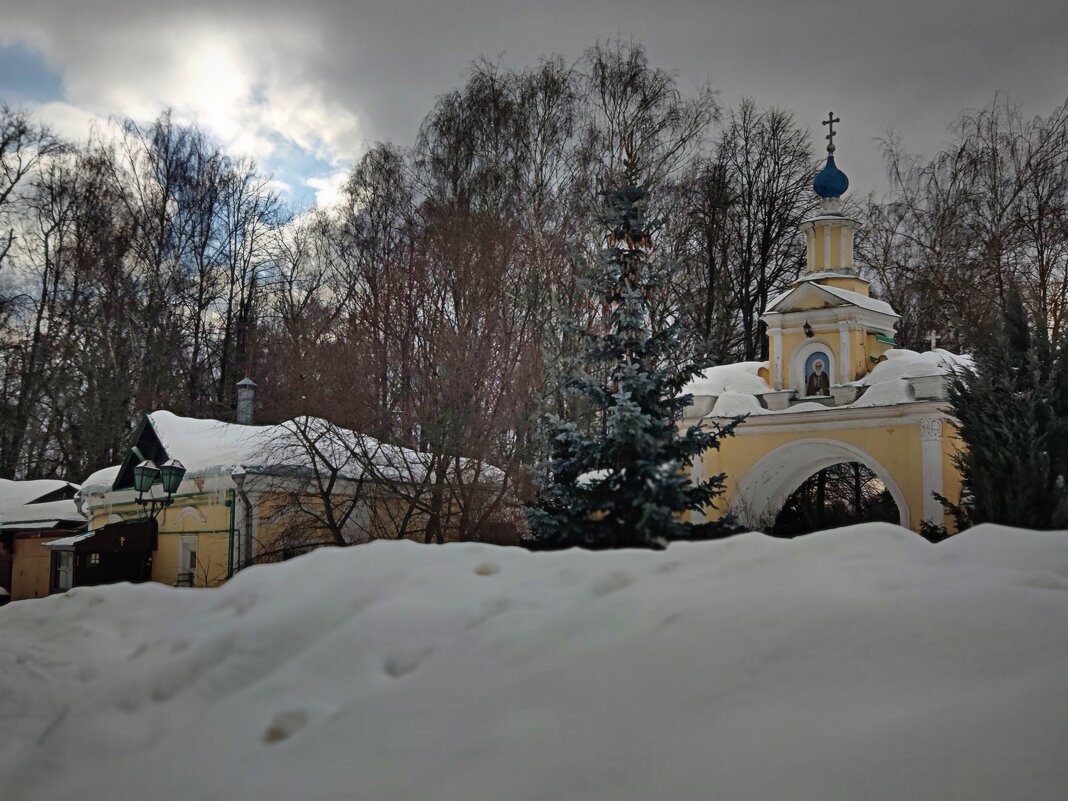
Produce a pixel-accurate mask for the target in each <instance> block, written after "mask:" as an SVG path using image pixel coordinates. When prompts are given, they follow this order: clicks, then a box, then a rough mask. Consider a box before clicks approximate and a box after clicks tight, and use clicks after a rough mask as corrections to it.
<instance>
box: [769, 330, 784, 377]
mask: <svg viewBox="0 0 1068 801" xmlns="http://www.w3.org/2000/svg"><path fill="white" fill-rule="evenodd" d="M771 338H772V347H773V348H774V349H775V361H774V363H773V364H772V366H771V381H772V387H774V388H775V389H776V390H781V389H782V329H781V328H776V329H774V331H773V332H772V334H771Z"/></svg>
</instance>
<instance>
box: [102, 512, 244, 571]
mask: <svg viewBox="0 0 1068 801" xmlns="http://www.w3.org/2000/svg"><path fill="white" fill-rule="evenodd" d="M176 497H177V500H176V501H175V503H174V505H173V506H170V507H168V508H167V509H165V510H163V511H162V512H161V513H160V514H159V517H157V521H158V522H159V540H158V543H157V546H156V550H155V551H154V552H153V554H152V580H153V581H158V582H159V583H161V584H170V585H173V584H175V583H176V582H177V581H178V576H179V574H180V573H181V572H185V571H184V569H183V568H184V566H182V565H180V564H179V561H180V558H181V553H182V539H183V537H191V538H194V539H195V540H196V551H197V569H196V573H195V576H196V586H198V587H203V586H209V587H214V586H218V585H219V584H221V583H222V582H224V581H225V580H226V574H227V570H228V566H229V548H230V504H231V503H232V501H231V500H230V493H228V492H226V493H220V492H204V493H189V494H180V495H179V496H176ZM142 515H143V512H142V510H141V507H140V506H138V505H137V504H136V503H134V502H133V501H127V502H122V503H115V504H109V505H106V506H97V507H94V508H91V509H90V522H89V527H90V528H93V529H95V528H101V527H102V526H105V525H107V524H108V523H109V522H115V517H116V516H117V517H120V518H122V519H123V520H136V519H137V518H139V517H141V516H142Z"/></svg>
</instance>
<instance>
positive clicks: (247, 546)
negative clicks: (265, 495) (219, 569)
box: [230, 465, 252, 572]
mask: <svg viewBox="0 0 1068 801" xmlns="http://www.w3.org/2000/svg"><path fill="white" fill-rule="evenodd" d="M247 476H248V473H247V472H246V471H245V468H244V467H242V466H241V465H238V466H237V467H235V468H234V470H233V472H232V473H230V478H231V479H233V482H234V486H235V487H236V488H237V494H238V495H240V496H241V503H242V504H243V505H244V507H245V525H244V529H245V531H244V535H243V536H242V537H241V541H240V542H239V543H238V548H237V555H238V558H237V559H235V560H234V572H237V571H238V570H240V569H241V568H243V567H245V566H247V565H248V564H249V563H250V562H252V503H251V502H250V501H249V499H248V493H246V492H245V478H246V477H247Z"/></svg>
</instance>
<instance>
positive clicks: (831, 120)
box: [821, 111, 842, 153]
mask: <svg viewBox="0 0 1068 801" xmlns="http://www.w3.org/2000/svg"><path fill="white" fill-rule="evenodd" d="M841 121H842V120H841V118H840V117H836V116H834V112H833V111H828V112H827V119H825V120H824V121H823V122H822V123H821V125H826V126H827V127H828V129H829V131H830V132H829V133H828V134H827V135H826V136H825V137H823V138H824V139H826V140H827V142H828V144H827V152H828V153H833V152H834V124H835V123H836V122H841Z"/></svg>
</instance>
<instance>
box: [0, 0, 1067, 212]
mask: <svg viewBox="0 0 1068 801" xmlns="http://www.w3.org/2000/svg"><path fill="white" fill-rule="evenodd" d="M0 7H2V9H3V10H2V19H3V23H2V25H0V99H6V100H7V101H8V102H9V103H14V104H18V105H24V106H29V107H33V108H37V109H39V111H40V113H41V115H42V116H44V117H46V118H47V119H49V120H50V121H52V122H53V124H54V125H56V126H57V128H59V129H60V130H61V131H62V132H64V133H67V134H69V135H74V136H77V135H81V134H82V133H83V132H84V131H85V130H86V129H87V125H88V124H89V121H91V120H92V119H100V118H107V117H108V116H111V115H117V116H132V117H134V118H136V119H150V118H151V117H152V116H154V115H155V114H156V113H157V112H158V111H159V110H160V109H161V108H163V107H164V106H171V107H173V108H174V109H175V110H176V111H177V112H178V114H179V116H180V117H181V118H183V119H195V120H197V121H198V122H199V124H200V125H201V127H202V128H204V129H205V130H207V131H208V132H210V133H211V134H213V135H214V136H215V137H216V138H218V139H219V140H220V141H222V142H223V143H224V145H225V146H226V147H227V148H228V149H229V150H231V151H234V152H241V153H247V154H250V155H252V156H254V157H255V158H256V159H257V160H258V161H259V162H260V163H261V164H262V165H264V166H265V167H266V168H267V169H269V170H271V171H272V172H273V173H274V174H275V176H276V177H277V178H278V180H279V181H280V182H282V183H283V184H284V185H285V186H286V188H287V190H288V191H289V192H290V195H291V197H292V198H293V199H294V200H295V201H296V202H310V201H313V200H314V199H315V198H316V196H317V195H319V196H320V198H323V199H325V198H327V197H329V195H330V193H331V192H332V191H333V188H334V187H335V186H336V185H337V183H338V182H339V180H340V176H342V175H344V173H345V171H346V170H347V168H348V167H349V166H351V164H352V163H353V161H354V160H355V159H356V158H358V157H359V155H360V153H361V152H362V151H363V150H364V149H365V148H366V146H367V144H368V143H369V142H373V141H375V140H389V141H394V142H397V143H399V144H410V143H411V142H412V140H413V138H414V136H415V131H416V128H417V126H418V124H419V121H420V120H421V119H422V117H423V115H424V114H425V113H426V111H427V110H428V109H429V108H430V107H431V104H432V103H433V99H434V97H435V96H436V95H438V94H440V93H442V92H445V91H447V90H449V89H450V88H453V87H455V86H458V85H459V84H460V83H461V82H462V79H463V72H464V70H465V68H466V67H467V65H468V64H470V62H471V61H472V60H474V59H475V58H477V57H479V56H481V55H485V56H488V57H491V58H494V59H497V58H498V57H499V58H500V60H501V62H502V63H503V64H505V65H521V66H525V65H529V64H532V63H534V62H536V61H537V59H538V58H539V57H540V56H543V55H547V54H552V53H558V54H561V55H563V56H565V57H566V58H568V59H574V58H577V57H578V56H579V55H581V53H582V51H583V50H585V49H586V48H587V47H589V46H590V45H591V44H592V43H594V42H595V41H596V40H597V39H598V38H600V39H604V38H607V37H611V36H614V35H616V34H620V33H621V34H623V35H625V36H633V37H634V38H635V39H636V40H637V41H639V42H641V43H642V44H644V45H645V46H646V48H647V49H648V51H649V55H650V59H651V61H652V62H653V63H654V64H655V65H657V66H661V67H665V68H668V69H671V70H674V71H676V72H677V73H678V77H679V82H680V85H681V87H682V88H683V89H692V88H694V87H696V86H698V85H700V84H702V83H706V82H707V83H710V84H711V85H712V86H713V87H714V88H716V89H717V90H718V91H719V95H720V99H721V102H723V103H724V104H725V105H733V104H735V103H736V102H737V101H738V99H739V98H741V97H742V96H744V95H749V96H752V97H753V98H755V99H756V101H757V102H758V103H759V104H760V105H762V106H770V105H778V106H782V107H785V108H789V109H791V110H792V111H794V112H795V113H796V115H797V117H798V119H799V120H800V121H801V122H802V123H803V124H805V125H807V126H808V127H809V128H810V130H811V131H812V132H813V135H814V136H815V137H816V138H817V140H818V142H819V143H820V144H822V139H821V138H820V137H822V134H823V131H822V130H821V129H820V125H819V121H820V119H821V118H823V117H825V116H826V114H827V111H828V110H829V109H832V108H833V109H834V111H835V113H836V114H838V115H839V116H840V117H841V118H842V122H841V124H840V126H838V127H839V129H840V131H841V136H840V137H838V142H837V144H838V147H839V149H838V153H837V155H838V161H839V165H840V166H841V167H842V168H843V169H844V170H845V171H846V172H847V173H848V174H849V175H850V178H851V182H852V189H853V190H854V191H860V192H867V191H869V190H871V189H876V190H878V189H880V188H881V186H882V166H881V162H880V157H879V150H878V147H877V144H876V142H875V139H876V138H877V137H879V136H881V135H883V134H884V133H885V132H887V131H888V130H890V129H893V130H895V131H897V132H898V133H900V134H901V135H903V136H904V137H905V142H906V145H907V146H908V147H909V149H911V150H913V151H916V152H921V153H925V152H930V151H932V150H933V149H934V148H936V147H938V145H939V144H940V143H941V142H942V141H943V140H944V139H945V138H946V136H947V131H946V129H947V126H948V125H949V124H950V123H951V122H952V121H953V120H954V119H955V118H956V117H957V116H958V115H959V113H960V112H961V111H963V110H965V109H968V108H975V107H979V106H982V105H984V104H986V103H987V102H989V100H990V99H991V98H992V97H993V95H994V93H995V92H996V91H1001V92H1006V93H1008V94H1009V95H1010V97H1011V98H1012V99H1013V100H1014V101H1016V102H1018V103H1020V104H1022V105H1023V107H1024V110H1025V112H1027V113H1028V114H1029V115H1034V114H1047V113H1048V112H1049V111H1050V110H1051V109H1052V108H1053V107H1054V106H1055V105H1058V104H1060V103H1062V102H1064V100H1065V97H1066V95H1068V2H1066V0H1016V2H1012V3H1009V2H1004V1H1003V2H974V1H972V2H970V1H968V0H941V2H932V0H882V1H881V2H874V1H873V0H812V1H810V2H798V1H797V0H726V1H724V0H679V1H678V2H669V1H668V0H659V2H652V1H651V0H646V2H636V1H635V0H566V1H564V0H526V1H525V2H517V0H508V1H507V2H492V0H423V1H422V2H418V1H417V0H355V1H354V2H345V1H344V0H287V2H277V0H239V1H237V2H231V1H229V0H211V1H210V2H205V1H204V0H194V2H184V1H183V2H180V3H179V2H174V0H126V2H121V1H120V0H109V1H105V2H91V1H90V0H82V1H81V2H79V1H78V0H69V1H68V2H45V1H43V0H32V2H31V1H28V0H2V3H0Z"/></svg>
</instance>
